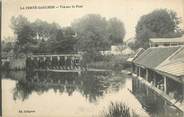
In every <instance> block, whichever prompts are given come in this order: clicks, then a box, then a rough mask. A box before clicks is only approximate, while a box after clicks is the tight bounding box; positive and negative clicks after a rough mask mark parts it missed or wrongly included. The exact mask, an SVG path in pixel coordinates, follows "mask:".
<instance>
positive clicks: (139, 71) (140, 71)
mask: <svg viewBox="0 0 184 117" xmlns="http://www.w3.org/2000/svg"><path fill="white" fill-rule="evenodd" d="M138 69H139V77H141V67H138Z"/></svg>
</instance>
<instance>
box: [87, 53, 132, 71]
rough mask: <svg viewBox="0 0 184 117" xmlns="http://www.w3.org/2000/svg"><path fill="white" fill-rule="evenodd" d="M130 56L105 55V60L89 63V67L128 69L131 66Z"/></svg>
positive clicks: (116, 69)
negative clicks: (128, 59)
mask: <svg viewBox="0 0 184 117" xmlns="http://www.w3.org/2000/svg"><path fill="white" fill-rule="evenodd" d="M127 58H128V56H123V55H109V56H104V58H103V60H101V61H95V62H90V63H88V67H89V68H96V69H111V70H115V71H120V70H122V69H128V68H129V67H130V66H129V64H128V63H127V61H126V60H127Z"/></svg>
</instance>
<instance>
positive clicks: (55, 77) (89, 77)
mask: <svg viewBox="0 0 184 117" xmlns="http://www.w3.org/2000/svg"><path fill="white" fill-rule="evenodd" d="M14 76H15V75H14ZM18 77H19V76H18ZM110 78H111V73H95V74H94V73H91V72H88V73H84V74H81V75H79V74H78V73H54V72H34V73H29V74H27V75H26V78H24V75H23V77H22V79H21V80H18V81H17V83H16V87H15V88H14V90H13V96H14V98H13V99H14V100H17V99H21V100H22V101H24V100H26V99H28V98H29V95H30V94H32V92H36V93H38V94H39V95H41V94H43V93H45V92H48V91H49V90H51V89H52V90H53V91H54V92H55V93H57V92H59V93H60V94H62V93H67V94H68V96H72V94H73V93H74V92H75V91H78V92H80V93H81V94H82V96H84V97H85V98H86V99H87V100H88V101H90V102H95V101H96V100H97V98H98V97H101V96H103V95H104V93H106V92H107V89H108V88H109V87H110V86H112V84H111V83H110V82H109V81H110ZM16 79H20V77H19V78H16ZM112 83H113V82H112ZM115 89H117V85H116V88H115Z"/></svg>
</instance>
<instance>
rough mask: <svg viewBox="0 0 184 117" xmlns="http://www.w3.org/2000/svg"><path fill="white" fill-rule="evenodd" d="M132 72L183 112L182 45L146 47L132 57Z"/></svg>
mask: <svg viewBox="0 0 184 117" xmlns="http://www.w3.org/2000/svg"><path fill="white" fill-rule="evenodd" d="M132 74H133V76H137V77H138V78H140V79H141V80H142V81H144V82H145V83H146V84H148V86H151V88H153V89H154V90H155V91H156V92H157V93H159V95H162V96H163V97H165V99H167V100H169V101H170V102H171V103H173V105H175V106H176V107H177V108H179V109H180V110H182V111H183V112H184V46H170V47H152V48H148V49H147V50H145V51H144V52H143V53H141V54H140V55H139V56H136V57H135V58H134V59H132Z"/></svg>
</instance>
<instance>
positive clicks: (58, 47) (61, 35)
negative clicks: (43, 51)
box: [49, 27, 77, 53]
mask: <svg viewBox="0 0 184 117" xmlns="http://www.w3.org/2000/svg"><path fill="white" fill-rule="evenodd" d="M74 35H75V32H74V31H73V30H72V29H71V27H66V28H63V29H59V30H58V31H57V34H56V38H55V39H53V40H50V44H49V48H50V52H55V53H75V44H76V41H77V40H76V39H75V37H74Z"/></svg>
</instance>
